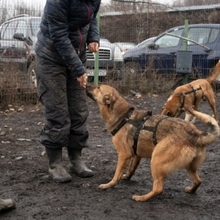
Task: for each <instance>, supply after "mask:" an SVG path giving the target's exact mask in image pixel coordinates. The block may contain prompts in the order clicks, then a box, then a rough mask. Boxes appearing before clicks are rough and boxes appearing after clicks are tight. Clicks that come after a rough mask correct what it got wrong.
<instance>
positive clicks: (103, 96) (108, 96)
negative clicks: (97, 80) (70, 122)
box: [86, 84, 119, 109]
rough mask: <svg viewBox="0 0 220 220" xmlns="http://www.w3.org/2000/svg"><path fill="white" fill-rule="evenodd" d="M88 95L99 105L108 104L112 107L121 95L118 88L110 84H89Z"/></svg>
mask: <svg viewBox="0 0 220 220" xmlns="http://www.w3.org/2000/svg"><path fill="white" fill-rule="evenodd" d="M86 93H87V96H88V97H90V98H91V99H92V100H94V101H95V102H96V103H97V104H98V105H99V106H100V105H103V106H108V107H110V108H111V109H112V108H113V105H114V103H115V101H116V100H117V98H118V97H119V93H118V91H117V90H116V89H114V88H113V87H111V86H108V85H104V84H103V85H99V86H94V85H87V87H86Z"/></svg>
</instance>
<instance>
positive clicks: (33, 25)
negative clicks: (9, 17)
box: [30, 17, 41, 37]
mask: <svg viewBox="0 0 220 220" xmlns="http://www.w3.org/2000/svg"><path fill="white" fill-rule="evenodd" d="M30 22H31V30H32V35H33V36H35V37H37V32H38V30H39V27H40V22H41V18H40V17H39V18H32V19H31V21H30Z"/></svg>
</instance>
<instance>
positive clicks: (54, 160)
mask: <svg viewBox="0 0 220 220" xmlns="http://www.w3.org/2000/svg"><path fill="white" fill-rule="evenodd" d="M46 152H47V157H48V159H49V175H50V177H51V178H52V179H53V180H54V181H55V182H57V183H66V182H70V181H72V176H71V175H70V174H69V173H68V172H67V171H66V170H65V168H64V167H63V163H62V162H63V161H62V148H60V149H52V148H46Z"/></svg>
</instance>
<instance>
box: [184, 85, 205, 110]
mask: <svg viewBox="0 0 220 220" xmlns="http://www.w3.org/2000/svg"><path fill="white" fill-rule="evenodd" d="M189 85H190V87H191V89H192V90H191V91H189V92H184V93H182V96H183V99H182V103H181V106H180V109H182V108H183V107H184V104H185V98H186V95H188V94H190V93H192V92H193V94H194V102H193V105H195V104H196V101H197V96H196V91H198V90H202V87H201V86H199V88H197V89H194V88H193V86H192V85H191V84H189Z"/></svg>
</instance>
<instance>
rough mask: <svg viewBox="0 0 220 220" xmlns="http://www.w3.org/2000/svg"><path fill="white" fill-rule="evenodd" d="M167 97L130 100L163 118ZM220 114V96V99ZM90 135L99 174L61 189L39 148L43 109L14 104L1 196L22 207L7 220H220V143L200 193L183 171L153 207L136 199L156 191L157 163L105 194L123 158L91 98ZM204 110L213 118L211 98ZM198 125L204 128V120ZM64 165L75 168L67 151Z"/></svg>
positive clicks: (3, 139)
mask: <svg viewBox="0 0 220 220" xmlns="http://www.w3.org/2000/svg"><path fill="white" fill-rule="evenodd" d="M167 97H168V96H167V95H163V96H161V95H160V96H156V95H155V96H154V95H146V96H143V97H141V98H139V99H137V98H136V97H132V96H130V95H128V96H125V98H126V99H127V100H128V101H129V102H131V103H134V104H135V105H136V106H137V108H142V109H148V110H152V111H153V113H154V114H156V113H159V112H160V110H161V107H162V106H163V104H164V102H165V100H166V99H167ZM216 102H217V108H218V113H219V115H220V107H219V103H220V96H216ZM89 109H90V116H89V123H88V126H89V130H90V144H91V147H90V148H87V149H86V150H84V154H83V158H84V160H85V161H86V163H87V165H88V166H89V167H91V168H92V169H93V171H94V173H95V175H94V177H92V178H87V179H81V178H79V177H77V176H74V175H73V181H72V182H70V183H66V184H57V183H55V182H53V181H52V180H51V179H50V178H49V176H48V160H47V158H46V155H44V148H43V147H42V146H41V144H40V143H39V133H40V129H41V126H42V123H43V115H42V111H41V106H40V105H34V106H25V107H24V106H23V107H21V108H16V107H15V106H12V107H11V109H10V110H9V111H6V112H5V111H4V112H1V113H0V119H1V120H0V128H1V130H0V170H1V178H0V197H2V198H12V199H14V200H15V202H16V209H14V210H11V211H8V212H4V213H1V214H0V219H4V220H12V219H13V220H14V219H15V220H32V219H37V220H41V219H47V220H50V219H51V220H59V219H60V220H61V219H62V220H73V219H76V220H87V219H88V220H122V219H127V220H137V219H138V220H142V219H143V220H146V219H166V220H167V219H169V220H170V219H171V220H172V219H178V220H180V219H184V220H186V219H190V220H194V219H198V220H206V219H207V220H210V219H220V186H219V179H220V165H219V162H220V149H219V148H220V140H218V141H217V142H215V143H214V144H212V145H210V146H208V148H207V157H206V160H205V162H204V163H203V165H202V167H201V168H200V170H199V173H200V177H201V179H202V181H203V182H202V184H201V186H200V187H199V188H198V190H197V192H196V193H195V194H193V195H191V194H186V193H185V192H184V188H185V186H187V185H189V184H190V182H189V177H188V176H187V174H186V171H181V172H178V173H175V174H174V175H172V176H170V177H168V179H167V180H166V181H165V186H164V192H163V194H162V195H160V196H158V197H157V198H155V199H153V200H151V201H148V202H143V203H141V202H135V201H133V200H132V199H131V196H132V194H143V193H147V192H148V191H149V190H151V187H152V180H151V174H150V168H149V159H143V160H142V162H141V164H140V167H139V168H138V169H137V171H136V174H135V175H134V176H133V178H132V179H131V180H130V181H121V182H120V184H119V185H117V186H116V187H115V188H112V189H108V190H104V191H103V190H100V189H98V185H99V184H101V183H106V182H108V181H109V180H110V179H111V178H112V176H113V174H114V170H115V167H116V161H117V154H116V152H115V150H114V147H113V145H112V143H111V135H110V134H109V133H108V132H106V131H105V127H104V124H103V122H102V119H101V117H100V115H99V113H98V108H97V106H96V105H95V103H94V102H93V101H91V100H89ZM200 110H201V111H203V112H206V113H209V114H212V113H211V109H210V107H209V106H208V103H207V102H206V101H204V102H203V103H202V104H201V105H200ZM197 125H198V127H201V128H202V125H201V124H200V123H197ZM63 157H64V164H65V165H67V164H68V159H67V155H66V149H65V150H64V153H63Z"/></svg>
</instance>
